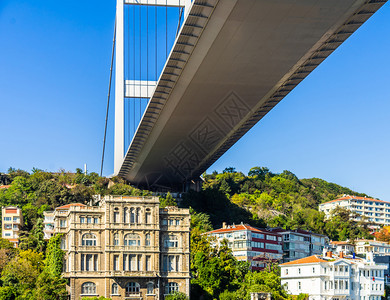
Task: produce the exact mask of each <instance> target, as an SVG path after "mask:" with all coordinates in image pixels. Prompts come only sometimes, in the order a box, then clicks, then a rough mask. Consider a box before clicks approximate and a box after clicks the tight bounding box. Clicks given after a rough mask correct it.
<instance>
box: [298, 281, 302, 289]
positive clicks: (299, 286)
mask: <svg viewBox="0 0 390 300" xmlns="http://www.w3.org/2000/svg"><path fill="white" fill-rule="evenodd" d="M300 289H301V282H300V281H298V290H300Z"/></svg>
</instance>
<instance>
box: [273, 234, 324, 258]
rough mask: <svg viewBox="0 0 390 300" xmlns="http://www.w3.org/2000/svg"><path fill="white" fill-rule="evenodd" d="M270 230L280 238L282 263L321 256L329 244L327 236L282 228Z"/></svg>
mask: <svg viewBox="0 0 390 300" xmlns="http://www.w3.org/2000/svg"><path fill="white" fill-rule="evenodd" d="M270 230H271V231H272V232H277V233H278V234H280V235H281V236H282V239H283V261H284V262H289V261H292V260H296V259H298V258H303V257H307V256H310V255H315V254H322V251H323V249H324V248H325V247H326V246H327V245H328V243H329V238H328V237H327V236H325V235H322V234H318V233H313V232H311V231H306V230H302V229H296V230H285V229H282V228H271V229H270Z"/></svg>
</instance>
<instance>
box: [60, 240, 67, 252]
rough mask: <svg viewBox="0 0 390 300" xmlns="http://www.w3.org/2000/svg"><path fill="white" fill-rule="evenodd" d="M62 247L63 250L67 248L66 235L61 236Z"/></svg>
mask: <svg viewBox="0 0 390 300" xmlns="http://www.w3.org/2000/svg"><path fill="white" fill-rule="evenodd" d="M60 248H61V250H65V248H66V240H65V237H62V238H61V244H60Z"/></svg>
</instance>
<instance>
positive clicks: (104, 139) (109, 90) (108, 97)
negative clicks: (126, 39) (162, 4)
mask: <svg viewBox="0 0 390 300" xmlns="http://www.w3.org/2000/svg"><path fill="white" fill-rule="evenodd" d="M115 40H116V16H115V24H114V37H113V39H112V53H111V66H110V80H109V83H108V95H107V108H106V121H105V125H104V138H103V151H102V164H101V166H100V176H102V174H103V163H104V151H105V149H106V136H107V121H108V111H109V108H110V96H111V82H112V66H113V64H114V52H115Z"/></svg>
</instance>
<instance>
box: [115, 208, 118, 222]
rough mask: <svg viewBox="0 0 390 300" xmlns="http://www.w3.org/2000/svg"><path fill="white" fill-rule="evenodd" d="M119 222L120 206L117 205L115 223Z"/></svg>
mask: <svg viewBox="0 0 390 300" xmlns="http://www.w3.org/2000/svg"><path fill="white" fill-rule="evenodd" d="M118 222H119V208H118V207H115V208H114V223H118Z"/></svg>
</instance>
